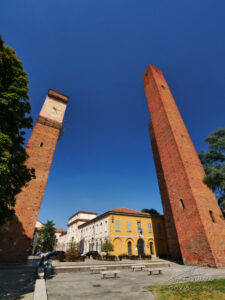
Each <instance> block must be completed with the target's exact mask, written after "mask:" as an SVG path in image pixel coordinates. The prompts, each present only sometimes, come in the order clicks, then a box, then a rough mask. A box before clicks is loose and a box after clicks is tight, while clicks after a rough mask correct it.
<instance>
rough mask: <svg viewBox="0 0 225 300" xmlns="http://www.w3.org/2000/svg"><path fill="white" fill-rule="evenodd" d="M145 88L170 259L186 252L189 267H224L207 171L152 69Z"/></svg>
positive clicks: (222, 232) (221, 226) (223, 228)
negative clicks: (206, 177) (204, 179)
mask: <svg viewBox="0 0 225 300" xmlns="http://www.w3.org/2000/svg"><path fill="white" fill-rule="evenodd" d="M143 83H144V88H145V94H146V98H147V102H148V106H149V111H150V115H151V120H152V129H151V132H152V133H151V136H153V135H154V137H153V138H152V139H155V142H153V144H154V143H155V146H153V152H154V158H155V163H156V170H157V173H158V180H159V186H160V192H161V196H162V203H163V209H164V214H165V222H166V228H167V232H168V231H170V230H171V232H168V244H169V249H170V253H171V255H172V256H176V255H177V254H175V255H173V253H179V251H181V254H182V258H183V261H184V263H186V264H191V265H200V266H206V265H209V266H213V267H225V220H224V217H223V215H222V212H221V210H220V208H219V206H218V204H217V200H216V198H215V196H214V194H213V192H212V191H211V190H210V189H209V188H208V187H207V186H206V185H205V184H204V183H203V178H204V169H203V167H202V165H201V162H200V160H199V157H198V154H197V153H196V150H195V148H194V146H193V143H192V141H191V138H190V136H189V134H188V131H187V129H186V127H185V124H184V122H183V120H182V117H181V115H180V113H179V110H178V108H177V106H176V103H175V101H174V99H173V96H172V94H171V92H170V90H169V87H168V85H167V82H166V80H165V79H164V76H163V74H162V72H161V71H160V70H159V69H158V68H156V67H153V66H151V65H149V66H148V68H147V70H146V72H145V74H144V76H143ZM210 211H211V212H212V214H213V219H214V221H213V219H212V217H211V215H210ZM174 227H175V228H174ZM176 240H178V242H179V246H180V249H177V247H178V243H177V241H176Z"/></svg>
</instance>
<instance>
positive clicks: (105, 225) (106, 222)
mask: <svg viewBox="0 0 225 300" xmlns="http://www.w3.org/2000/svg"><path fill="white" fill-rule="evenodd" d="M105 231H107V221H105Z"/></svg>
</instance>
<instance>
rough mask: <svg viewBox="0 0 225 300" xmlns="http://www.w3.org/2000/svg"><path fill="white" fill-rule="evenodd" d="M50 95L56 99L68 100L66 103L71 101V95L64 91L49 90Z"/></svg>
mask: <svg viewBox="0 0 225 300" xmlns="http://www.w3.org/2000/svg"><path fill="white" fill-rule="evenodd" d="M48 96H49V97H50V98H54V99H57V100H60V101H62V102H66V103H67V102H68V101H69V97H68V96H66V95H64V94H62V93H59V92H57V91H54V90H52V89H49V90H48Z"/></svg>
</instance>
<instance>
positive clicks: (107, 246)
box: [101, 241, 114, 255]
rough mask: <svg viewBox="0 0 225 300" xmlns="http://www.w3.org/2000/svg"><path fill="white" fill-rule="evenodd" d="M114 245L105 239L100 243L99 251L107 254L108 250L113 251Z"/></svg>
mask: <svg viewBox="0 0 225 300" xmlns="http://www.w3.org/2000/svg"><path fill="white" fill-rule="evenodd" d="M113 250H114V247H113V244H112V243H110V241H105V242H104V243H103V245H102V248H101V251H102V252H106V253H107V255H108V254H109V252H110V251H113Z"/></svg>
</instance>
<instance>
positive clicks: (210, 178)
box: [199, 127, 225, 209]
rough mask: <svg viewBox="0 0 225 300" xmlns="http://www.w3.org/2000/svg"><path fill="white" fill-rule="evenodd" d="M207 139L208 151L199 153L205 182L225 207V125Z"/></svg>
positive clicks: (221, 205)
mask: <svg viewBox="0 0 225 300" xmlns="http://www.w3.org/2000/svg"><path fill="white" fill-rule="evenodd" d="M205 141H206V142H207V143H208V144H209V146H208V151H201V152H200V153H199V157H200V160H201V162H202V164H203V167H204V169H205V173H206V176H205V178H204V182H205V183H206V184H207V185H208V186H209V187H210V188H211V189H212V190H213V191H214V192H215V194H216V197H217V200H218V203H219V205H220V207H221V208H222V209H224V208H225V127H224V128H221V129H218V130H216V131H215V132H213V133H212V134H210V135H209V136H208V137H207V138H206V139H205Z"/></svg>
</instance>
